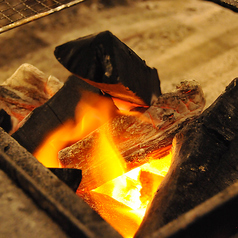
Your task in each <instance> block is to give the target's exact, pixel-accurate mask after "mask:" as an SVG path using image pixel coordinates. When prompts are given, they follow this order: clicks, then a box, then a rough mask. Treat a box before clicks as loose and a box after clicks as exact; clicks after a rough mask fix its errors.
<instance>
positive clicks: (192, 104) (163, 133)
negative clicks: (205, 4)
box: [59, 82, 205, 190]
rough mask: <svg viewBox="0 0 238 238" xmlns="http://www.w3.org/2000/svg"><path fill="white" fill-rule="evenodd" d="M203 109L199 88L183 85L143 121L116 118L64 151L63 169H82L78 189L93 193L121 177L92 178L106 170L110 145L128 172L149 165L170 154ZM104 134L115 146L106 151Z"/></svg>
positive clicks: (163, 97)
mask: <svg viewBox="0 0 238 238" xmlns="http://www.w3.org/2000/svg"><path fill="white" fill-rule="evenodd" d="M204 105H205V100H204V97H203V92H202V90H201V88H200V86H198V85H197V84H196V83H195V82H183V83H181V85H180V86H178V88H177V92H174V93H168V94H164V95H161V96H160V97H159V98H158V100H157V101H156V102H155V103H154V104H153V105H152V106H151V107H150V108H149V109H147V110H146V111H145V112H144V113H143V114H140V117H138V116H134V115H121V116H117V117H115V118H114V119H112V120H111V121H109V122H108V123H106V124H105V125H103V126H102V127H100V128H98V129H97V130H95V131H94V132H92V133H91V134H89V135H88V136H87V137H85V138H84V139H82V140H80V141H78V142H77V143H75V144H73V145H72V146H70V147H67V148H65V149H63V150H61V151H60V152H59V160H60V163H61V165H62V166H63V167H67V168H78V169H82V172H83V179H82V182H81V184H80V186H79V189H87V190H91V189H94V188H96V187H98V186H100V185H101V184H103V183H105V182H107V181H109V180H111V179H113V178H115V177H117V176H119V175H121V174H117V173H114V174H111V176H108V177H107V178H104V179H103V180H100V179H96V181H93V179H92V177H91V176H92V175H91V174H94V175H97V174H98V176H95V177H97V178H99V177H100V176H99V175H100V173H102V170H104V169H105V167H106V165H105V164H106V163H107V159H105V158H107V156H108V155H107V154H108V150H109V148H110V145H112V147H114V146H113V145H115V147H116V149H115V148H112V149H113V150H114V149H115V150H118V154H120V155H121V156H122V157H123V159H124V161H126V168H125V170H126V171H129V170H130V169H132V168H133V167H136V166H139V165H141V164H144V163H146V162H148V161H149V160H150V158H151V156H152V155H153V156H154V157H153V158H157V159H158V158H161V157H163V156H165V155H166V154H168V153H169V151H170V148H171V143H172V140H173V137H174V136H175V134H176V133H177V132H178V131H179V130H180V129H181V128H182V127H183V126H184V125H185V124H186V123H188V122H189V121H190V120H192V119H194V118H195V117H197V116H198V115H199V114H200V113H201V111H202V109H203V107H204ZM103 133H106V135H108V134H109V135H110V137H109V140H111V142H112V143H110V145H108V146H107V149H106V150H103V149H101V147H100V144H104V145H105V143H106V141H104V142H103V143H102V142H101V139H102V135H104V134H103ZM154 151H156V152H154ZM94 157H95V158H94ZM105 179H106V180H105Z"/></svg>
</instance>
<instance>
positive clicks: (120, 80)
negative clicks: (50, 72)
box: [55, 31, 161, 105]
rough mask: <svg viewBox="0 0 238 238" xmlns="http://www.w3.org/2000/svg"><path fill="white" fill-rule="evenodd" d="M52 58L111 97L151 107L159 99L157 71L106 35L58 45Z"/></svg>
mask: <svg viewBox="0 0 238 238" xmlns="http://www.w3.org/2000/svg"><path fill="white" fill-rule="evenodd" d="M55 56H56V58H57V59H58V60H59V62H60V63H61V64H62V65H63V66H65V67H66V68H67V69H68V70H69V71H70V72H71V73H73V74H75V75H77V76H79V77H80V78H82V79H83V80H85V81H86V82H87V83H89V84H91V85H93V86H95V87H97V88H100V89H101V90H102V91H104V92H106V93H108V94H110V95H111V96H113V97H118V98H120V99H123V100H125V101H129V102H133V103H136V104H140V105H151V103H152V102H153V100H155V99H156V98H157V97H158V96H159V95H161V90H160V81H159V77H158V74H157V70H156V69H154V68H150V67H148V66H147V65H146V64H145V61H143V60H142V59H141V58H140V57H139V56H138V55H136V54H135V52H133V51H132V50H131V49H130V48H129V47H127V46H126V45H125V44H124V43H122V42H121V41H120V40H119V39H118V38H117V37H115V36H114V35H113V34H112V33H111V32H109V31H105V32H101V33H99V34H97V35H89V36H86V37H82V38H79V39H77V40H74V41H70V42H67V43H65V44H63V45H60V46H58V47H56V49H55Z"/></svg>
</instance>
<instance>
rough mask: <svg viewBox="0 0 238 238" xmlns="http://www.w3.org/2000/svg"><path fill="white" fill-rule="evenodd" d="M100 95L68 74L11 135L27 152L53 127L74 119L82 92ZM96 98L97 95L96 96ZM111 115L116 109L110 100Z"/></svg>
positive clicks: (31, 150)
mask: <svg viewBox="0 0 238 238" xmlns="http://www.w3.org/2000/svg"><path fill="white" fill-rule="evenodd" d="M86 93H88V94H90V96H91V95H97V96H98V95H101V91H100V90H99V89H97V88H95V87H93V86H91V85H89V84H87V83H86V82H84V81H83V80H80V79H79V78H77V77H75V76H70V77H69V79H68V80H67V81H66V82H65V84H64V86H63V87H62V88H61V89H60V90H59V91H58V92H57V93H56V94H55V95H54V96H53V97H52V98H50V99H49V100H48V101H47V102H46V103H45V104H43V105H42V106H40V107H38V108H36V109H34V110H33V111H32V113H30V114H29V115H28V117H27V118H26V120H25V122H24V124H23V126H22V127H20V128H19V129H18V130H17V131H16V132H15V133H14V134H13V135H12V137H13V138H14V139H15V140H17V141H18V142H19V144H21V145H22V146H23V147H24V148H26V149H27V150H28V151H29V152H31V153H34V151H35V150H36V149H37V148H38V146H39V145H40V144H41V143H42V142H43V141H44V139H45V138H46V137H47V136H48V135H49V133H50V132H52V131H53V130H54V129H56V128H58V127H59V126H60V125H62V124H64V123H65V122H66V121H67V120H69V119H71V120H74V118H75V108H76V106H77V105H78V102H79V101H80V99H81V97H82V95H83V94H86ZM96 98H97V97H96ZM111 105H112V107H113V109H112V115H114V113H116V111H117V110H118V109H117V108H116V106H115V105H114V103H113V101H112V100H111Z"/></svg>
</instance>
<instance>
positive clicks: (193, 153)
mask: <svg viewBox="0 0 238 238" xmlns="http://www.w3.org/2000/svg"><path fill="white" fill-rule="evenodd" d="M237 80H238V79H234V80H233V81H232V82H231V83H230V85H229V86H228V87H227V88H226V91H225V92H224V93H223V94H222V95H221V96H220V97H219V98H218V99H217V100H216V101H215V102H214V103H213V104H212V105H211V106H210V107H209V108H208V109H207V110H205V111H204V112H203V113H202V114H201V115H200V116H199V117H198V118H197V119H196V120H194V121H193V122H191V123H189V124H188V125H187V126H186V127H184V128H183V129H182V130H181V131H180V132H179V133H178V134H177V135H176V137H175V139H174V142H173V144H174V152H173V159H172V165H171V167H170V170H169V172H168V174H167V175H166V177H165V179H164V180H163V182H162V183H161V185H160V187H159V188H158V191H157V193H156V195H155V197H154V199H153V201H152V203H151V205H150V207H149V209H148V211H147V213H146V215H145V217H144V220H143V222H142V224H141V227H140V228H139V230H138V232H137V234H136V236H135V237H136V238H139V237H143V238H145V237H151V234H152V233H153V232H155V231H156V230H158V229H159V228H161V227H162V226H164V225H165V224H167V223H168V222H170V221H172V220H174V219H176V218H177V217H178V216H179V215H181V214H183V213H185V212H187V211H189V210H190V209H192V208H194V207H195V206H197V205H199V204H201V203H202V202H204V201H205V200H207V199H209V198H211V197H212V196H214V195H215V194H217V193H218V192H220V191H222V190H223V189H225V188H227V187H228V186H229V185H232V184H233V183H234V182H236V181H238V172H237V167H238V162H237V161H238V159H237V155H238V147H237V143H238V123H237V122H238V103H237V102H238V83H237Z"/></svg>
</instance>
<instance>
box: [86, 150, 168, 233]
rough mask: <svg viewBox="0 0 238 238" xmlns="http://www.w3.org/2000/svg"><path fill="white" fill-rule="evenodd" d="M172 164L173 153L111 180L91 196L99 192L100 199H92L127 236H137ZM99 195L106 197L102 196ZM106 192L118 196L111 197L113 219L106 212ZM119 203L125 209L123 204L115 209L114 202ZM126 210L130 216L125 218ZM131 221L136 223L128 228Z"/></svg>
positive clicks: (107, 218) (106, 217)
mask: <svg viewBox="0 0 238 238" xmlns="http://www.w3.org/2000/svg"><path fill="white" fill-rule="evenodd" d="M170 164H171V154H169V155H167V156H166V157H164V158H162V159H158V160H153V161H151V162H150V163H146V164H144V165H141V166H140V167H138V168H135V169H133V170H131V171H129V172H127V173H125V174H123V175H121V176H120V177H117V178H115V179H113V180H111V181H108V182H107V183H105V184H103V185H102V186H100V187H98V188H96V189H94V190H92V192H91V194H90V196H95V193H97V200H94V201H91V203H93V207H94V208H95V209H96V211H97V212H98V213H99V214H100V215H101V216H102V217H103V218H104V219H105V220H107V221H108V222H109V223H110V224H111V225H112V226H113V227H114V228H115V229H116V230H117V231H118V232H119V233H121V235H122V236H123V237H133V235H134V234H135V232H136V231H137V229H138V228H139V225H140V223H141V221H142V219H143V217H144V215H145V211H146V208H147V205H148V203H149V202H150V201H151V200H152V199H153V197H154V194H155V192H156V191H157V189H158V187H159V185H160V183H161V181H162V180H163V178H164V176H165V174H166V173H167V172H168V170H169V167H170ZM99 194H101V195H102V196H101V197H100V195H99ZM103 195H106V196H108V197H111V198H113V199H115V200H114V201H113V200H111V202H110V205H108V206H110V207H111V208H110V209H111V210H112V211H111V212H112V213H113V214H114V218H113V219H112V220H113V221H112V220H111V219H110V218H111V216H109V214H108V213H105V206H107V205H106V204H104V202H105V201H104V199H105V196H103ZM92 200H93V199H92ZM99 201H100V203H99ZM118 202H120V203H121V204H124V205H125V206H123V210H120V209H119V207H116V208H114V205H115V204H118ZM91 205H92V204H91ZM126 210H127V212H126V213H127V214H129V215H128V216H129V217H127V219H124V220H122V215H121V214H122V213H123V214H124V215H123V216H125V211H126ZM133 221H134V223H133ZM128 223H129V224H130V223H133V225H131V227H130V228H127V229H124V227H127V225H128ZM118 224H120V226H119V225H118ZM136 224H137V225H136ZM128 235H129V236H128Z"/></svg>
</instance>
